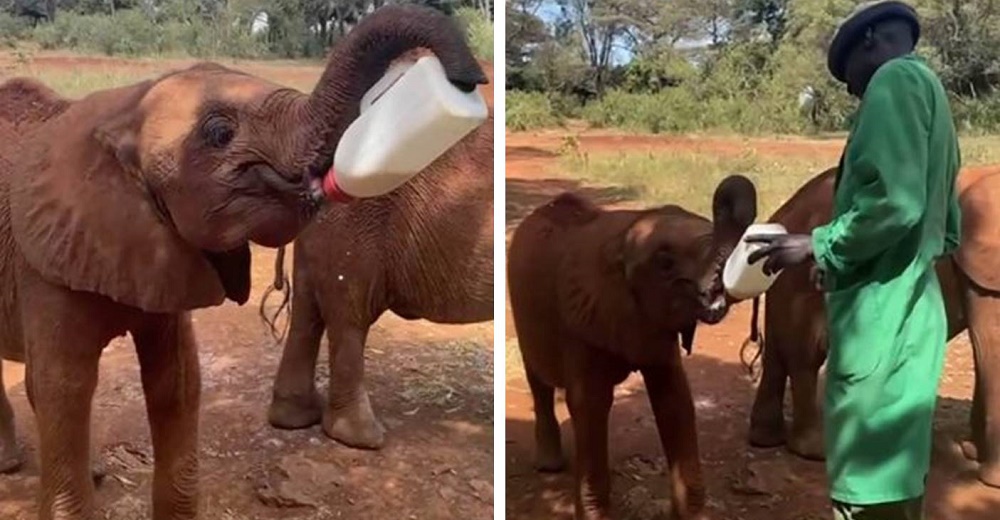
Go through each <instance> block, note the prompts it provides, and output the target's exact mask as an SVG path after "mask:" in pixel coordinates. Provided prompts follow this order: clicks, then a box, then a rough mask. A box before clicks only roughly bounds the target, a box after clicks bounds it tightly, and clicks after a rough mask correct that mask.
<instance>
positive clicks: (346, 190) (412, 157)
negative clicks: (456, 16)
mask: <svg viewBox="0 0 1000 520" xmlns="http://www.w3.org/2000/svg"><path fill="white" fill-rule="evenodd" d="M487 115H488V112H487V108H486V103H485V102H484V101H483V98H482V96H480V95H479V92H478V91H477V90H473V91H472V92H462V91H461V90H459V89H458V88H457V87H455V86H454V85H452V84H451V82H449V81H448V78H447V76H446V75H445V71H444V67H443V66H442V65H441V62H440V61H438V59H437V58H436V57H434V56H424V57H422V58H420V59H419V60H417V62H416V63H413V64H410V63H405V64H397V65H396V66H394V67H392V68H390V69H389V70H388V71H387V72H386V74H385V75H384V76H383V77H382V79H381V80H379V82H378V83H376V84H375V86H374V87H372V88H371V89H370V90H369V91H368V92H367V93H366V94H365V96H364V97H363V98H362V99H361V109H360V115H359V116H358V118H357V119H356V120H354V122H353V123H351V126H349V127H348V128H347V131H345V132H344V135H343V136H342V137H341V139H340V143H339V144H338V145H337V151H336V152H335V153H334V156H333V168H332V169H331V170H330V172H329V173H327V174H326V177H324V179H323V193H324V195H325V196H326V198H327V199H329V200H339V201H346V200H350V199H353V198H363V197H375V196H378V195H384V194H386V193H389V192H390V191H392V190H394V189H396V188H398V187H399V186H401V185H403V184H404V183H405V182H406V181H408V180H410V179H411V178H413V177H414V176H416V175H417V174H418V173H420V171H421V170H423V169H424V168H426V167H428V166H430V164H431V163H432V162H434V160H435V159H437V158H438V157H440V156H441V155H442V154H444V153H445V152H446V151H448V149H449V148H451V147H452V146H454V145H455V144H456V143H458V141H460V140H461V139H462V138H463V137H465V136H466V135H467V134H469V133H470V132H472V131H473V130H475V129H476V127H478V126H479V125H480V124H482V123H483V121H485V120H486V117H487Z"/></svg>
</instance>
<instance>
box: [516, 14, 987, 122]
mask: <svg viewBox="0 0 1000 520" xmlns="http://www.w3.org/2000/svg"><path fill="white" fill-rule="evenodd" d="M858 1H859V0H795V1H791V0H671V1H670V2H648V1H646V0H609V1H608V2H603V3H602V4H601V7H600V9H598V8H597V2H594V1H593V0H560V4H559V5H561V6H562V5H565V6H567V9H564V10H562V11H561V13H560V14H557V15H556V16H555V19H554V20H550V21H549V23H548V24H547V25H546V24H545V23H544V22H542V20H541V19H540V18H538V17H537V16H536V13H537V12H538V7H539V5H540V4H539V2H540V0H512V2H510V3H508V11H507V12H508V22H507V23H508V28H507V31H508V68H507V77H508V88H516V89H519V90H526V91H534V92H540V93H545V94H548V95H549V99H550V100H552V99H553V98H552V96H553V95H556V94H559V95H563V96H565V95H567V94H572V95H574V96H576V97H577V99H579V100H586V102H587V104H586V106H585V107H584V108H583V109H582V111H581V113H582V116H583V117H584V119H586V120H587V121H588V122H589V123H591V124H592V125H597V126H613V127H621V128H628V129H632V130H637V131H651V132H673V131H678V132H680V131H705V130H719V131H737V132H743V133H821V132H829V131H841V130H844V129H845V126H846V121H847V119H848V117H849V115H850V114H851V113H852V112H853V111H854V110H855V108H856V107H857V100H856V99H852V98H851V97H850V96H848V94H847V92H846V88H845V86H844V85H842V84H839V83H837V82H836V81H835V80H834V79H833V78H832V77H831V76H830V73H829V72H828V71H827V68H826V62H827V59H826V58H827V56H826V53H827V46H828V45H829V42H830V39H831V38H832V36H833V34H834V31H835V30H836V27H837V24H838V23H839V21H840V20H841V19H842V18H843V16H844V15H846V14H847V13H848V12H850V11H851V10H852V9H853V8H854V6H855V5H856V4H857V3H858ZM911 2H912V3H913V4H914V5H915V6H916V7H917V9H918V10H919V12H920V15H921V18H922V20H923V28H924V31H923V38H922V40H921V44H920V46H919V48H918V52H919V53H920V54H921V55H923V56H925V57H927V58H928V59H929V60H930V62H931V63H932V66H933V67H934V68H935V70H937V71H938V73H939V75H940V76H941V78H942V81H943V82H944V84H945V86H946V88H947V89H948V91H949V93H950V94H951V96H952V108H953V111H954V113H955V120H956V122H957V123H958V125H959V127H960V128H962V129H963V130H965V131H968V132H976V133H987V132H998V131H1000V91H998V86H1000V3H997V2H994V1H993V0H969V1H964V2H958V1H955V0H911ZM512 12H513V14H515V15H516V16H513V17H512V16H510V15H511V13H512ZM519 23H520V24H521V25H520V26H519V25H518V24H519ZM540 24H541V25H540ZM609 31H610V32H609ZM610 33H613V37H612V42H613V45H614V46H616V47H618V48H624V49H627V50H628V52H627V53H626V54H624V55H623V56H620V57H619V60H620V62H619V63H609V62H605V61H603V60H602V59H597V58H601V56H595V53H597V54H600V52H601V49H604V48H606V47H605V46H606V45H607V44H608V41H609V40H608V39H607V38H605V39H603V40H602V39H600V38H601V37H604V36H607V35H608V34H610ZM511 34H514V35H516V37H515V38H514V39H513V40H511V36H510V35H511ZM581 35H582V36H581ZM512 42H513V43H514V47H515V50H514V51H512V50H511V47H510V46H511V43H512ZM512 56H513V57H515V58H516V60H513V61H512V59H511V57H512ZM613 61H614V60H612V62H613ZM554 109H555V110H556V113H557V114H558V115H563V116H565V117H571V116H569V115H568V114H563V113H562V112H561V111H560V110H559V108H558V107H554Z"/></svg>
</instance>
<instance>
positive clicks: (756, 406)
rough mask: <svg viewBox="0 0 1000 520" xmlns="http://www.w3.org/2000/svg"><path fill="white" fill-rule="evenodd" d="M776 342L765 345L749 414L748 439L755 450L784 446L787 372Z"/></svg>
mask: <svg viewBox="0 0 1000 520" xmlns="http://www.w3.org/2000/svg"><path fill="white" fill-rule="evenodd" d="M766 341H767V339H766V338H765V342H766ZM777 343H778V342H777V341H771V344H770V345H765V348H764V365H763V372H762V373H761V378H760V386H758V387H757V393H756V395H755V396H754V401H753V409H752V410H751V412H750V439H749V440H750V445H751V446H753V447H756V448H773V447H775V446H781V445H782V444H784V443H785V411H784V402H785V383H786V381H787V380H788V373H787V372H786V370H785V364H784V363H783V362H782V359H781V355H782V353H781V352H780V350H781V349H780V345H778V344H777Z"/></svg>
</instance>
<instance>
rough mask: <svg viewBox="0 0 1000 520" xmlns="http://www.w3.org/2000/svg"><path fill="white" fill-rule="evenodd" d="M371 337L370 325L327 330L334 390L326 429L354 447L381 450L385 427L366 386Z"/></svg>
mask: <svg viewBox="0 0 1000 520" xmlns="http://www.w3.org/2000/svg"><path fill="white" fill-rule="evenodd" d="M327 323H328V325H329V324H330V323H332V321H327ZM367 338H368V330H367V328H365V329H364V330H362V329H361V328H358V327H355V326H351V325H346V324H345V325H342V326H341V327H339V328H338V329H337V330H334V329H333V328H329V329H328V330H327V339H328V341H329V344H330V356H329V357H330V359H329V361H330V389H329V401H328V402H327V406H326V409H325V410H324V411H323V431H324V432H326V434H327V436H329V437H330V438H331V439H334V440H336V441H338V442H341V443H343V444H345V445H347V446H350V447H352V448H360V449H368V450H377V449H379V448H381V447H382V446H383V445H384V444H385V427H384V426H382V423H381V422H379V420H378V418H376V417H375V412H373V411H372V404H371V400H370V398H369V397H368V390H366V389H365V355H364V353H365V341H366V340H367Z"/></svg>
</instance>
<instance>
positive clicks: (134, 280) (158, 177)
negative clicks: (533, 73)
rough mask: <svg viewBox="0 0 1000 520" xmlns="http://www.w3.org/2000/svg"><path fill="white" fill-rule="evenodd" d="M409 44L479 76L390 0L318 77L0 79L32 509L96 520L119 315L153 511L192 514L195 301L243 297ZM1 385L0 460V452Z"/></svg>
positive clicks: (6, 236)
mask: <svg viewBox="0 0 1000 520" xmlns="http://www.w3.org/2000/svg"><path fill="white" fill-rule="evenodd" d="M416 48H428V49H429V50H430V51H431V52H434V54H435V55H437V56H438V57H439V58H440V59H441V62H442V64H443V65H444V68H445V71H446V75H447V76H448V78H449V80H451V81H452V82H453V83H454V84H456V85H458V86H459V87H460V88H464V89H471V88H474V87H475V86H476V85H477V84H481V83H483V82H485V81H486V78H485V76H484V74H483V72H482V70H481V69H480V67H479V65H478V63H477V62H476V60H475V59H474V58H473V56H472V54H471V52H470V51H469V49H468V47H467V45H466V44H465V42H464V39H463V35H462V33H461V31H460V30H459V29H458V28H457V27H455V26H454V25H453V23H452V22H451V21H450V19H449V18H448V17H447V16H445V15H443V14H440V13H438V12H437V11H434V10H432V9H429V8H422V7H414V6H391V7H386V8H384V9H381V10H379V11H378V12H376V13H374V14H372V15H369V16H367V17H366V18H365V19H364V20H362V21H361V22H360V23H359V24H358V25H357V27H356V28H355V29H354V30H353V31H351V33H350V34H349V35H348V36H347V37H345V38H344V39H342V40H341V41H340V42H339V44H338V46H337V47H336V48H334V50H333V51H332V53H331V55H330V59H329V65H328V66H327V68H326V70H325V71H324V73H323V76H322V78H321V79H320V81H319V83H318V84H317V87H316V89H315V90H314V91H313V92H312V93H311V94H304V93H300V92H297V91H294V90H292V89H288V88H284V87H281V86H279V85H275V84H273V83H270V82H267V81H264V80H262V79H259V78H255V77H253V76H250V75H247V74H244V73H241V72H237V71H233V70H230V69H227V68H225V67H222V66H220V65H216V64H210V63H205V64H199V65H195V66H193V67H190V68H187V69H184V70H180V71H177V72H173V73H170V74H167V75H165V76H163V77H161V78H159V79H156V80H150V81H145V82H142V83H139V84H136V85H131V86H127V87H122V88H117V89H111V90H105V91H99V92H95V93H93V94H91V95H89V96H87V97H85V98H83V99H80V100H68V99H63V98H61V97H59V96H58V95H57V94H56V93H55V92H53V91H52V90H50V89H48V88H46V87H45V86H43V85H41V84H39V83H36V82H34V81H32V80H25V79H15V80H10V81H8V82H6V83H3V84H0V286H2V287H3V288H4V290H3V291H2V292H0V355H2V357H3V358H4V359H7V360H14V361H26V362H27V367H26V376H25V386H26V389H27V394H28V399H29V401H30V403H31V406H32V408H33V410H34V412H35V417H36V422H37V425H38V438H39V443H40V445H39V446H38V453H39V458H40V468H41V479H40V492H39V501H40V506H39V517H40V518H42V519H44V520H48V519H52V518H60V519H73V520H77V519H92V518H95V516H94V515H95V514H96V506H95V503H94V502H95V499H94V483H93V481H92V479H91V469H90V461H89V458H90V457H89V453H90V448H91V447H90V410H91V401H92V398H93V395H94V390H95V387H96V384H97V375H98V360H99V358H100V355H101V351H102V350H103V348H104V347H105V346H106V345H107V344H108V342H109V341H111V340H112V339H113V338H115V337H116V336H123V335H125V334H126V333H128V334H131V336H132V338H133V341H134V343H135V347H136V350H137V353H138V358H139V364H140V369H141V377H142V385H143V390H144V394H145V399H146V406H147V412H148V419H149V424H150V431H151V434H152V435H151V436H152V443H153V452H154V458H155V466H154V470H153V486H152V487H153V499H152V515H151V516H152V518H153V519H154V520H166V519H182V518H194V517H196V516H197V511H198V493H197V487H198V486H197V468H198V455H197V436H198V410H199V396H200V377H199V367H198V355H197V345H196V341H195V338H194V334H193V331H192V326H191V319H190V311H191V310H193V309H198V308H203V307H207V306H213V305H218V304H220V303H222V302H223V301H224V300H226V299H229V300H232V301H235V302H237V303H240V304H242V303H244V302H246V300H247V299H248V297H249V293H250V247H249V243H250V242H255V243H258V244H262V245H265V246H280V245H283V244H286V243H288V242H290V241H291V240H293V239H294V238H295V236H296V235H297V234H298V233H299V231H301V229H302V228H303V227H304V226H306V224H308V222H309V221H310V219H311V217H312V216H313V215H314V214H315V212H316V204H315V202H314V201H313V199H312V198H311V197H310V196H309V194H310V188H311V186H313V185H314V184H315V183H316V182H317V181H318V179H319V178H320V177H321V176H322V175H323V174H325V172H326V171H327V170H328V169H329V164H330V162H331V157H332V155H333V151H334V150H335V149H336V146H337V142H338V141H339V139H340V135H341V134H342V132H343V131H344V129H345V128H346V127H347V125H349V124H350V122H351V121H352V120H353V119H354V118H356V117H357V114H358V105H359V103H360V99H361V96H362V95H363V94H364V92H365V91H367V90H368V89H369V88H371V86H372V85H373V84H374V83H375V81H377V80H378V79H379V78H380V77H381V76H382V75H383V74H384V72H385V70H386V68H387V66H388V65H389V63H390V62H391V61H392V60H394V59H396V58H397V57H399V56H400V55H402V54H404V53H406V52H409V51H410V50H412V49H416ZM2 389H3V387H2V385H0V397H2V398H0V470H12V469H14V468H15V467H16V466H18V465H19V464H20V463H21V462H22V458H21V455H20V454H19V452H18V451H17V448H16V443H15V435H14V431H13V429H14V422H13V416H12V413H11V410H10V406H9V403H8V401H7V398H6V395H5V394H4V393H2Z"/></svg>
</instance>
